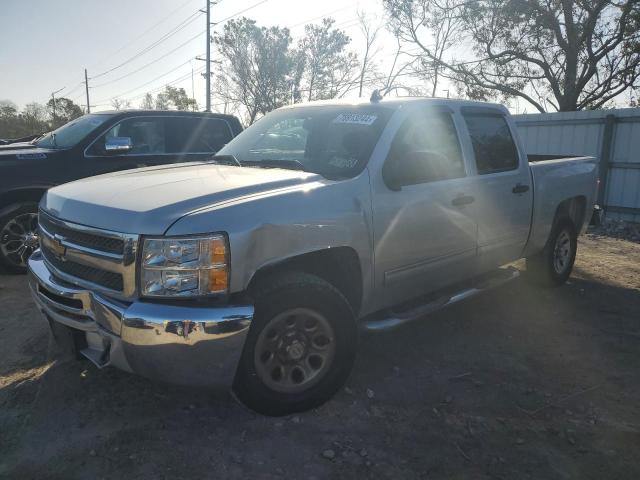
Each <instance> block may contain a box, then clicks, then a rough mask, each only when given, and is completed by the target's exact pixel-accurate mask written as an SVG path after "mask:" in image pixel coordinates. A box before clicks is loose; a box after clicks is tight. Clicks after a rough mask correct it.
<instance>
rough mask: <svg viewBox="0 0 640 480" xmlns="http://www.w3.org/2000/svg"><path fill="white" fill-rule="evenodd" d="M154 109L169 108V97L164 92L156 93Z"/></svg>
mask: <svg viewBox="0 0 640 480" xmlns="http://www.w3.org/2000/svg"><path fill="white" fill-rule="evenodd" d="M156 110H169V97H167V95H166V94H165V93H159V94H158V95H156Z"/></svg>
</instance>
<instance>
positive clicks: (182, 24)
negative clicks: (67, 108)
mask: <svg viewBox="0 0 640 480" xmlns="http://www.w3.org/2000/svg"><path fill="white" fill-rule="evenodd" d="M199 14H200V10H197V11H196V12H194V13H193V14H191V15H190V16H188V17H187V18H186V19H184V20H183V21H182V22H180V23H179V24H178V25H177V26H176V27H174V28H173V29H172V30H171V31H169V32H168V33H166V34H164V35H163V36H162V37H160V38H159V39H158V40H156V41H155V42H154V43H152V44H151V45H149V46H147V47H146V48H144V49H142V50H141V51H140V52H138V53H136V54H135V55H133V56H132V57H129V58H128V59H127V60H125V61H124V62H122V63H120V64H118V65H116V66H115V67H112V68H110V69H108V70H105V71H104V72H101V73H99V74H97V75H94V76H93V77H91V79H92V80H93V79H96V78H100V77H102V76H104V75H107V74H108V73H111V72H113V71H114V70H117V69H119V68H122V67H123V66H125V65H126V64H128V63H130V62H132V61H133V60H135V59H136V58H138V57H140V56H142V55H144V54H145V53H147V52H148V51H150V50H152V49H154V48H155V47H157V46H158V45H160V44H161V43H162V42H164V41H165V40H167V39H168V38H170V37H172V36H173V35H175V34H176V33H178V32H179V31H180V30H182V29H183V28H185V27H186V26H188V25H189V24H191V23H192V22H194V21H195V20H197V18H198V17H197V16H198V15H199Z"/></svg>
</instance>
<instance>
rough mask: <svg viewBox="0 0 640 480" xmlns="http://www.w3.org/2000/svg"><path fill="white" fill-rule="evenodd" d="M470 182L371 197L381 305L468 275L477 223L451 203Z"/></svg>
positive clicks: (463, 208) (414, 187)
mask: <svg viewBox="0 0 640 480" xmlns="http://www.w3.org/2000/svg"><path fill="white" fill-rule="evenodd" d="M470 183H471V181H470V179H469V178H463V179H457V180H448V181H444V182H434V183H431V184H420V185H412V186H409V187H403V188H402V190H401V191H399V192H393V191H387V192H379V193H378V194H376V195H375V196H374V230H375V232H376V235H375V261H376V278H377V279H379V281H381V282H382V286H383V289H384V292H385V302H386V303H391V304H393V303H398V302H401V301H403V300H406V299H409V298H412V297H415V296H418V295H421V294H424V293H427V292H430V291H433V290H436V289H439V288H441V287H444V286H446V285H449V284H452V283H455V282H456V281H459V280H460V279H462V278H464V277H465V276H469V275H471V274H472V272H473V270H474V268H475V264H474V260H475V257H476V222H475V219H474V218H473V215H472V214H471V212H472V209H471V208H470V207H469V206H467V205H461V206H456V205H454V204H453V202H454V201H455V199H456V198H457V197H459V196H461V195H462V194H463V193H464V192H468V191H469V190H470V187H471V185H470Z"/></svg>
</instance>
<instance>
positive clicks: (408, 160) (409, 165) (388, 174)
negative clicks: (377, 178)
mask: <svg viewBox="0 0 640 480" xmlns="http://www.w3.org/2000/svg"><path fill="white" fill-rule="evenodd" d="M446 165H447V159H446V157H445V156H444V155H442V154H440V153H438V152H433V151H417V152H407V153H405V154H404V155H401V156H400V155H399V156H396V157H395V158H392V159H390V161H388V162H387V163H386V164H385V166H384V168H383V171H382V176H383V178H384V181H385V184H386V185H387V187H389V189H391V190H394V191H398V190H400V189H401V188H402V187H403V186H405V185H416V184H418V183H427V182H431V181H433V180H437V179H439V178H443V177H444V178H446V176H445V175H443V174H444V173H445V172H444V171H443V168H444V167H445V166H446Z"/></svg>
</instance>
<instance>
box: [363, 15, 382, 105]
mask: <svg viewBox="0 0 640 480" xmlns="http://www.w3.org/2000/svg"><path fill="white" fill-rule="evenodd" d="M358 26H359V27H360V32H361V33H362V36H363V38H364V52H363V54H362V60H361V61H360V75H359V77H360V78H359V83H358V97H362V90H363V88H364V83H365V79H366V77H367V76H371V75H372V74H375V71H376V68H375V65H374V64H373V62H374V59H375V57H376V55H377V54H378V53H379V52H380V49H379V48H376V47H375V43H376V40H377V39H378V34H379V33H380V30H381V28H382V23H378V24H376V25H373V24H372V23H371V20H370V19H368V18H367V16H366V13H365V12H364V11H360V10H359V11H358Z"/></svg>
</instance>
